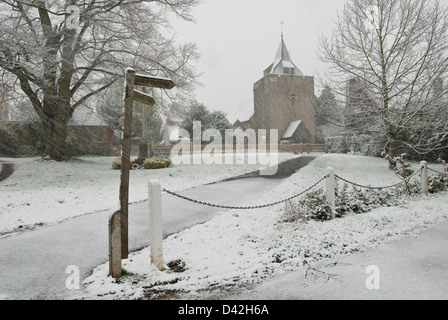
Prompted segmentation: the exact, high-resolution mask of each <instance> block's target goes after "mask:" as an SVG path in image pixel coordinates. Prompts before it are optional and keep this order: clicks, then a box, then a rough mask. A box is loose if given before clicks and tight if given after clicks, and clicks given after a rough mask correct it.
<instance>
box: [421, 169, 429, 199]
mask: <svg viewBox="0 0 448 320" xmlns="http://www.w3.org/2000/svg"><path fill="white" fill-rule="evenodd" d="M420 164H421V165H422V167H423V170H422V178H421V182H420V183H421V187H422V194H423V195H425V196H427V195H429V187H428V162H426V161H422V162H420Z"/></svg>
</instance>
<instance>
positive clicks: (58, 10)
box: [0, 0, 198, 161]
mask: <svg viewBox="0 0 448 320" xmlns="http://www.w3.org/2000/svg"><path fill="white" fill-rule="evenodd" d="M196 3H197V0H107V1H104V0H65V1H49V0H47V1H44V0H16V1H13V0H3V1H1V3H0V12H1V13H0V24H1V25H0V69H1V70H3V71H6V72H4V73H3V74H4V76H5V77H9V79H11V76H13V77H12V78H13V79H15V80H16V83H17V87H19V88H20V91H21V92H22V93H23V94H24V95H25V96H26V97H27V98H28V99H29V101H30V102H31V104H32V106H33V108H34V110H35V112H36V113H37V115H38V116H39V118H40V119H41V121H42V125H43V128H44V132H45V141H46V151H45V154H46V155H47V156H50V157H51V158H52V159H55V160H58V161H61V160H65V159H67V153H66V136H67V124H68V122H69V120H70V118H71V117H72V115H73V112H74V111H75V109H76V108H77V107H78V106H80V105H82V104H85V103H86V102H87V101H88V100H89V99H90V98H92V97H94V96H95V95H97V94H99V93H101V92H103V91H104V90H107V89H108V88H109V87H110V86H111V85H112V84H113V83H114V82H116V81H117V80H118V79H120V78H121V77H123V75H124V70H125V68H127V67H133V68H135V69H136V70H137V71H139V72H145V73H148V74H151V75H154V76H164V77H170V78H173V80H175V81H176V84H177V85H178V88H179V89H180V90H187V91H188V90H191V89H192V86H193V85H194V83H195V78H196V76H197V74H196V73H195V71H194V68H193V66H192V62H194V60H195V59H197V58H198V54H197V50H196V47H195V45H193V44H184V45H176V43H175V40H174V36H173V35H171V32H168V30H169V24H168V22H167V21H168V19H167V15H168V14H169V13H170V12H174V14H175V15H177V16H179V17H181V18H183V19H187V20H191V19H192V16H191V9H192V7H193V6H194V5H196Z"/></svg>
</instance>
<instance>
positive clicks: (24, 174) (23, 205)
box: [0, 154, 297, 236]
mask: <svg viewBox="0 0 448 320" xmlns="http://www.w3.org/2000/svg"><path fill="white" fill-rule="evenodd" d="M235 157H238V158H241V159H244V155H243V154H237V155H236V156H235ZM294 157H297V156H295V155H294V154H278V160H279V161H284V160H288V159H291V158H294ZM246 158H247V155H246ZM274 158H275V157H274ZM115 159H116V158H115V157H82V158H79V159H78V160H74V161H71V162H62V163H58V162H55V161H41V160H40V159H39V158H26V159H9V158H0V160H3V161H6V162H12V163H13V164H14V167H15V172H14V174H13V175H12V176H11V177H9V178H8V179H6V180H4V181H2V182H0V236H2V235H3V236H5V235H10V234H11V233H12V232H18V231H23V230H27V229H33V228H36V227H41V226H44V225H49V224H54V223H58V222H60V221H63V220H65V219H69V218H73V217H76V216H81V215H85V214H89V213H94V212H98V211H104V210H110V209H114V208H116V207H117V206H118V204H119V201H118V197H119V186H120V171H116V170H112V162H113V161H114V160H115ZM246 160H247V159H246ZM229 162H231V161H229ZM235 162H236V160H235ZM224 163H225V161H224ZM244 163H246V164H243V165H208V166H205V165H193V164H191V165H183V164H181V165H173V166H172V167H170V168H167V169H160V170H137V171H131V177H130V190H129V192H130V202H131V203H135V202H139V201H143V200H145V199H147V196H148V195H147V183H148V181H149V180H151V179H159V180H160V181H161V183H162V186H163V187H164V188H168V189H171V190H172V191H181V190H186V189H190V188H193V187H197V186H200V185H204V184H208V183H213V182H217V181H221V180H224V179H227V178H231V177H234V176H238V175H241V174H245V173H248V172H251V171H254V170H257V169H260V165H254V164H248V163H249V161H245V162H244Z"/></svg>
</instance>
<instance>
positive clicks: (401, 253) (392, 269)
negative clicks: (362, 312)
mask: <svg viewBox="0 0 448 320" xmlns="http://www.w3.org/2000/svg"><path fill="white" fill-rule="evenodd" d="M447 248H448V223H447V222H445V223H441V224H439V225H436V226H434V227H431V228H430V229H428V230H426V231H425V232H423V233H422V234H420V235H418V236H413V237H407V238H404V239H401V240H396V241H392V242H388V243H384V244H382V245H380V246H379V247H377V248H375V249H373V250H368V251H366V252H364V253H358V254H353V255H350V256H345V257H340V258H339V259H338V262H339V263H338V264H337V265H331V264H330V265H329V266H327V265H328V264H329V263H332V262H334V261H335V260H331V261H324V262H322V263H320V264H319V265H316V266H313V267H315V268H316V270H318V271H310V270H308V276H305V275H306V272H307V270H306V269H305V268H302V269H300V270H299V271H297V272H292V273H288V274H286V275H284V276H281V277H278V278H275V279H273V280H270V281H268V282H265V283H263V284H261V285H259V286H257V287H256V288H254V289H253V290H248V291H244V292H241V293H238V294H231V295H229V296H225V297H222V299H238V300H240V299H245V300H247V299H253V300H302V299H306V300H314V299H318V300H322V299H323V300H327V299H331V300H339V299H343V300H448V249H447ZM372 265H374V266H377V267H378V268H379V286H380V289H379V290H369V289H367V287H366V280H367V279H368V277H369V276H372V275H373V273H369V274H367V273H366V268H367V267H368V266H372ZM328 275H331V276H330V278H328Z"/></svg>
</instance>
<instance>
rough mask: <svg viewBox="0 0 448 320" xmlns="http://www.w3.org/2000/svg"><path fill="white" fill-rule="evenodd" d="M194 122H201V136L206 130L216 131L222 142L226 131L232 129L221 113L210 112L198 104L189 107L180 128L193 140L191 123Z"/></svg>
mask: <svg viewBox="0 0 448 320" xmlns="http://www.w3.org/2000/svg"><path fill="white" fill-rule="evenodd" d="M195 121H200V122H201V131H202V132H201V134H202V133H204V131H205V130H207V129H216V130H218V131H219V132H220V133H221V136H222V139H223V141H224V138H225V131H226V129H232V124H231V123H230V122H229V120H228V119H227V117H226V115H225V114H224V113H223V112H221V111H213V112H211V111H210V110H209V109H208V108H207V107H206V106H205V105H204V104H202V103H198V102H195V103H193V104H192V105H191V106H190V108H189V110H188V111H187V112H186V113H185V118H184V121H183V122H182V125H181V128H182V129H184V130H186V131H187V132H188V133H189V134H190V138H193V123H194V122H195ZM204 142H210V141H204Z"/></svg>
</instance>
